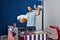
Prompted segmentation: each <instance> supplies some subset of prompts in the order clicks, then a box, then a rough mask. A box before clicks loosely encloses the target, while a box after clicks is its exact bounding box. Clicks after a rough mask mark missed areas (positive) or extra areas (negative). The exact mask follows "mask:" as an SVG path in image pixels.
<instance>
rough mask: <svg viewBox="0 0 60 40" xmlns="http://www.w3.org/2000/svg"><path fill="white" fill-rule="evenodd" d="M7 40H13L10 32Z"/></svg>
mask: <svg viewBox="0 0 60 40" xmlns="http://www.w3.org/2000/svg"><path fill="white" fill-rule="evenodd" d="M8 40H14V37H13V35H12V31H9V32H8Z"/></svg>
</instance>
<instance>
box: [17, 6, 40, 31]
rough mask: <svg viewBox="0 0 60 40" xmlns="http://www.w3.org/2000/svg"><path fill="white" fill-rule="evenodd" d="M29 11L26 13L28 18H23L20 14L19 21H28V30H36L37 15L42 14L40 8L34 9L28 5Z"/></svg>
mask: <svg viewBox="0 0 60 40" xmlns="http://www.w3.org/2000/svg"><path fill="white" fill-rule="evenodd" d="M27 10H28V12H27V13H26V16H27V17H28V18H22V17H21V16H18V18H17V19H18V21H19V22H21V23H23V22H26V21H27V25H26V27H27V29H26V30H27V31H36V16H38V15H40V8H39V7H36V10H33V9H32V7H31V6H27Z"/></svg>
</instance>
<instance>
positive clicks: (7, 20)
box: [0, 0, 41, 35]
mask: <svg viewBox="0 0 60 40" xmlns="http://www.w3.org/2000/svg"><path fill="white" fill-rule="evenodd" d="M34 4H40V5H41V2H38V1H37V0H1V5H0V6H1V7H0V8H1V12H0V35H6V34H7V32H8V30H7V28H8V25H12V24H13V23H14V22H15V23H16V24H17V26H18V27H24V26H26V23H23V24H21V23H19V22H18V21H17V16H18V15H21V14H26V12H27V9H26V7H27V5H31V6H32V7H33V5H34Z"/></svg>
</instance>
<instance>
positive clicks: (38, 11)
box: [36, 7, 40, 16]
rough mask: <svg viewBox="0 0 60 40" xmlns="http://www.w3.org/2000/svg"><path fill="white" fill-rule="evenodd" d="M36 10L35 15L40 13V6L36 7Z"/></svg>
mask: <svg viewBox="0 0 60 40" xmlns="http://www.w3.org/2000/svg"><path fill="white" fill-rule="evenodd" d="M36 10H37V11H36V15H37V16H38V15H40V8H39V7H37V8H36Z"/></svg>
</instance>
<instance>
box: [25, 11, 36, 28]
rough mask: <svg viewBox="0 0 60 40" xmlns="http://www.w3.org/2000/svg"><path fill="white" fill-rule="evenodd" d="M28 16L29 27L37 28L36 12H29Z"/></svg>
mask: <svg viewBox="0 0 60 40" xmlns="http://www.w3.org/2000/svg"><path fill="white" fill-rule="evenodd" d="M26 15H27V16H28V20H27V27H28V26H36V10H32V12H28V13H27V14H26Z"/></svg>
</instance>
